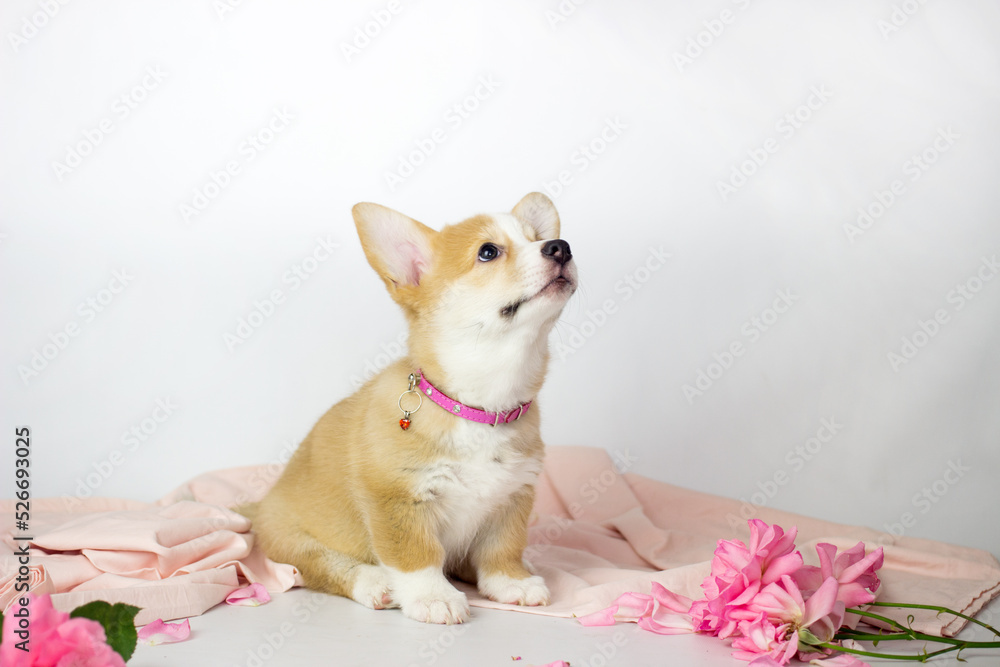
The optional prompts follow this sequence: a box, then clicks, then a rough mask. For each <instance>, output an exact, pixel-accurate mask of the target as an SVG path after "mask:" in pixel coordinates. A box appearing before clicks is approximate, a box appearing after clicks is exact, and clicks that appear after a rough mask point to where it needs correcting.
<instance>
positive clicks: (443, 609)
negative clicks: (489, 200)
mask: <svg viewBox="0 0 1000 667" xmlns="http://www.w3.org/2000/svg"><path fill="white" fill-rule="evenodd" d="M392 597H393V600H394V601H395V602H396V603H397V604H399V606H400V608H401V609H402V611H403V614H404V615H405V616H408V617H409V618H412V619H413V620H415V621H421V622H422V623H444V624H446V625H452V624H454V623H463V622H465V621H466V620H468V618H469V601H468V600H467V599H466V597H465V593H463V592H461V591H460V590H458V589H457V588H455V587H454V586H452V585H451V584H450V583H448V580H447V579H446V578H445V576H444V574H442V573H441V571H440V570H434V569H428V570H420V571H418V572H398V571H397V572H394V573H393V583H392Z"/></svg>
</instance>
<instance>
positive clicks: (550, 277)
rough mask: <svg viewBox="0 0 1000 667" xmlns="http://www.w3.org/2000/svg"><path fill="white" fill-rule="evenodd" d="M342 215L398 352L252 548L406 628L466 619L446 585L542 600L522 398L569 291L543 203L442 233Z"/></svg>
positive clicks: (296, 471) (273, 510)
mask: <svg viewBox="0 0 1000 667" xmlns="http://www.w3.org/2000/svg"><path fill="white" fill-rule="evenodd" d="M353 213H354V221H355V224H356V226H357V230H358V235H359V236H360V238H361V245H362V247H363V248H364V252H365V256H366V257H367V258H368V262H369V263H370V264H371V266H372V268H374V269H375V271H376V272H377V273H378V275H379V276H380V277H381V278H382V280H383V282H384V283H385V286H386V288H387V289H388V291H389V294H390V296H391V297H392V298H393V299H394V300H395V301H396V303H397V304H399V306H400V307H401V308H402V309H403V312H404V313H405V315H406V319H407V321H408V325H409V345H408V347H409V354H408V356H406V357H404V358H402V359H400V360H398V361H397V362H395V363H393V364H392V365H390V366H389V367H387V368H386V369H385V370H383V371H382V372H381V373H379V374H378V375H376V376H375V377H373V378H372V379H371V380H370V381H368V382H367V383H366V384H365V385H364V386H363V387H361V389H360V390H358V392H357V393H355V394H354V395H352V396H349V397H348V398H345V399H344V400H342V401H341V402H339V403H337V404H336V405H334V406H333V407H332V408H330V410H329V411H328V412H327V413H326V414H324V415H323V416H322V417H321V418H320V420H319V422H318V423H317V424H316V425H315V426H314V427H313V429H312V431H311V432H310V433H309V435H308V436H306V438H305V440H304V441H303V442H302V444H301V445H300V446H299V448H298V450H297V451H296V453H295V454H294V456H292V458H291V460H290V461H289V462H288V465H287V467H286V468H285V470H284V472H283V474H282V476H281V477H280V479H279V480H278V481H277V483H276V484H275V485H274V487H273V488H272V489H271V490H270V491H269V492H268V494H267V495H266V496H265V497H264V499H263V500H262V501H261V502H260V503H259V505H258V506H257V507H256V510H255V512H254V529H255V531H256V533H257V535H258V538H259V539H260V541H261V544H262V546H263V549H264V552H265V553H266V554H267V555H268V556H269V557H270V558H271V559H272V560H275V561H278V562H282V563H291V564H292V565H294V566H295V567H296V568H298V570H299V571H300V572H301V574H302V578H303V580H304V581H305V584H306V586H308V587H309V588H313V589H316V590H320V591H325V592H327V593H331V594H334V595H342V596H345V597H349V598H352V599H354V600H356V601H357V602H360V603H361V604H363V605H365V606H367V607H370V608H372V609H383V608H388V607H399V608H400V609H401V610H402V612H403V614H405V615H406V616H408V617H410V618H413V619H416V620H418V621H424V622H429V623H448V624H450V623H461V622H463V621H465V620H466V619H467V618H468V616H469V605H468V602H467V600H466V596H465V594H464V593H462V592H460V591H459V590H458V589H456V588H455V587H454V586H453V585H452V584H451V583H450V582H449V581H448V578H447V576H448V575H450V576H454V577H457V578H459V579H462V580H465V581H469V582H471V583H475V584H476V585H477V587H478V589H479V592H480V593H481V594H482V595H484V596H485V597H488V598H490V599H492V600H495V601H497V602H502V603H508V604H518V605H544V604H548V601H549V591H548V589H547V588H546V587H545V583H544V581H543V580H542V578H541V577H539V576H533V575H532V574H531V572H529V571H528V569H527V568H526V567H525V564H524V561H523V560H522V554H523V551H524V549H525V546H526V544H527V530H528V517H529V515H530V512H531V508H532V503H533V500H534V484H535V481H536V479H537V478H538V475H539V473H540V472H541V471H542V458H543V450H544V448H543V445H542V441H541V437H540V435H539V410H538V406H537V405H536V403H535V397H536V396H537V395H538V392H539V390H540V389H541V386H542V382H543V380H544V378H545V372H546V366H547V363H548V359H549V349H548V337H549V332H550V331H551V329H552V327H553V325H554V324H555V322H556V320H557V319H558V317H559V314H560V312H561V311H562V309H563V306H565V304H566V302H567V300H568V299H569V298H570V296H571V295H572V294H573V292H574V291H575V290H576V285H577V272H576V265H575V263H574V262H573V256H572V254H571V252H570V247H569V244H567V243H566V241H563V240H561V239H560V238H559V216H558V214H557V212H556V209H555V206H554V205H553V204H552V202H551V201H550V200H549V198H548V197H546V196H545V195H543V194H540V193H537V192H535V193H531V194H529V195H527V196H526V197H525V198H524V199H522V200H521V201H520V202H519V203H518V204H517V205H516V206H515V207H514V209H513V211H512V212H511V213H503V214H497V215H477V216H475V217H472V218H469V219H468V220H465V221H464V222H461V223H458V224H454V225H448V226H445V227H444V228H443V229H442V230H441V231H434V230H432V229H430V228H429V227H426V226H424V225H423V224H421V223H419V222H417V221H415V220H412V219H411V218H409V217H407V216H405V215H403V214H401V213H397V212H396V211H393V210H391V209H388V208H385V207H384V206H379V205H378V204H369V203H362V204H358V205H356V206H355V207H354V209H353Z"/></svg>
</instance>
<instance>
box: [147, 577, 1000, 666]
mask: <svg viewBox="0 0 1000 667" xmlns="http://www.w3.org/2000/svg"><path fill="white" fill-rule="evenodd" d="M980 618H982V620H984V621H986V622H988V623H991V624H993V625H996V624H997V622H1000V601H998V600H994V601H993V602H992V603H991V604H990V605H989V606H987V608H986V609H985V610H983V612H982V613H981V616H980ZM191 628H192V633H191V637H190V639H188V640H187V641H186V642H182V643H177V644H165V645H160V646H139V647H137V649H136V653H135V655H134V656H133V657H132V659H131V660H130V661H129V666H130V667H163V666H172V665H178V666H181V665H183V666H185V667H199V666H202V665H204V666H206V667H207V666H211V667H236V666H240V667H263V666H265V665H266V666H267V667H284V666H286V665H287V666H296V667H305V666H310V665H336V666H338V667H340V666H345V667H350V666H353V665H361V666H366V667H381V666H383V665H384V666H387V667H431V666H432V665H434V666H436V667H529V666H531V665H544V664H546V663H549V662H552V661H555V660H565V661H567V662H569V663H570V664H571V665H572V667H603V666H605V665H627V666H629V667H641V666H644V665H669V666H674V665H676V666H681V667H684V666H687V665H695V666H698V667H701V666H705V667H716V666H718V667H740V666H742V665H746V664H747V663H745V662H742V661H738V660H735V659H733V658H732V657H730V648H729V647H728V645H727V644H726V642H722V641H720V640H718V639H714V638H710V637H704V636H697V635H678V636H660V635H655V634H653V633H650V632H647V631H644V630H640V629H639V628H638V627H637V626H636V625H634V624H624V623H621V624H618V625H615V626H612V627H598V628H585V627H583V626H581V625H580V624H579V623H577V622H576V621H574V620H572V619H567V618H555V617H549V616H541V615H538V614H526V613H519V612H511V611H500V610H495V609H480V608H477V607H473V609H472V618H471V619H470V620H469V622H467V623H465V624H462V625H458V626H440V625H425V624H422V623H417V622H415V621H411V620H409V619H407V618H405V617H404V616H403V615H402V614H401V613H400V612H399V611H398V610H382V611H372V610H369V609H367V608H365V607H362V606H361V605H359V604H357V603H354V602H352V601H350V600H346V599H344V598H338V597H331V596H326V595H322V594H318V593H313V592H311V591H308V590H304V589H295V590H292V591H289V592H287V593H281V594H277V595H275V596H274V598H273V600H272V601H271V602H270V603H269V604H266V605H263V606H260V607H230V606H226V605H219V606H217V607H215V608H213V609H211V610H209V611H208V612H207V613H205V614H203V615H202V616H197V617H194V618H192V619H191ZM966 633H968V634H969V637H970V638H974V639H981V640H988V637H987V636H986V635H985V634H983V633H985V631H983V632H982V633H981V632H977V631H973V632H971V633H969V631H968V630H967V631H966ZM964 636H965V633H964V634H963V637H964ZM896 644H897V646H899V648H900V650H903V646H902V644H901V643H899V642H896ZM882 648H883V650H887V649H889V648H892V647H890V646H889V645H888V644H883V645H882ZM905 650H906V651H907V652H909V651H915V650H916V647H912V646H906V647H905ZM515 656H520V657H521V660H520V661H514V660H512V658H513V657H515ZM963 658H965V659H966V660H967V661H968V662H965V663H959V662H957V661H956V660H955V658H954V654H949V655H948V656H942V657H940V658H937V659H935V660H933V661H931V662H930V663H928V664H930V665H932V666H933V665H938V666H940V667H945V666H946V667H958V665H960V664H961V665H965V666H967V667H997V666H998V665H1000V649H990V650H987V651H978V652H973V653H966V654H963ZM869 662H870V663H871V664H873V665H876V664H877V665H882V664H895V665H899V664H913V663H901V662H898V661H881V660H874V659H872V660H870V661H869ZM792 664H793V665H795V664H798V663H795V662H793V663H792Z"/></svg>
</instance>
